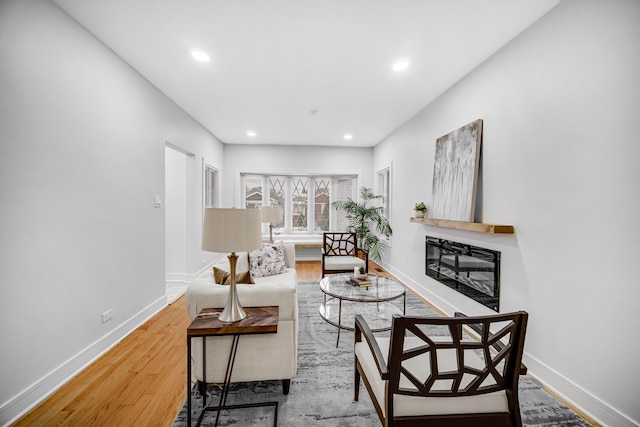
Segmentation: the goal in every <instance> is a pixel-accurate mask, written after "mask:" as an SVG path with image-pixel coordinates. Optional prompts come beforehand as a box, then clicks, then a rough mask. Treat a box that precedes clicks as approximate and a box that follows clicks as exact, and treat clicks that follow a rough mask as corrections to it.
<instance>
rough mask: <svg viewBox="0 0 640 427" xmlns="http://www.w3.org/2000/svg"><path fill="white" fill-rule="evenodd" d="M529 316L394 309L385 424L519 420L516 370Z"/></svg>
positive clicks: (514, 423) (499, 423) (383, 411)
mask: <svg viewBox="0 0 640 427" xmlns="http://www.w3.org/2000/svg"><path fill="white" fill-rule="evenodd" d="M527 318H528V315H527V313H526V312H516V313H509V314H499V315H492V316H484V317H454V318H452V317H434V318H419V317H399V316H396V317H395V318H394V319H393V321H392V329H391V337H390V339H389V354H388V358H387V360H388V388H387V392H386V393H385V398H384V399H386V401H385V403H384V405H385V409H381V408H377V410H378V412H379V414H380V415H381V419H385V422H384V423H383V424H384V425H387V426H400V425H403V426H404V425H407V426H413V425H422V424H420V423H421V422H423V423H425V424H424V425H434V426H440V425H443V426H444V425H455V426H473V427H477V426H492V427H493V426H521V425H522V420H521V416H520V405H519V401H518V377H519V374H520V372H521V361H522V350H523V346H524V336H525V330H526V323H527ZM456 398H463V399H456ZM417 420H420V422H417Z"/></svg>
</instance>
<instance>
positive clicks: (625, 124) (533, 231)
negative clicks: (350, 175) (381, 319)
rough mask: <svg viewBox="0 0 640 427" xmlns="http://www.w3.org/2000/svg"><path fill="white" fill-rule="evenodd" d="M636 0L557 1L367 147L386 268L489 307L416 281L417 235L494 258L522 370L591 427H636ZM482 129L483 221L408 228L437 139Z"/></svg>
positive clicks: (429, 292)
mask: <svg viewBox="0 0 640 427" xmlns="http://www.w3.org/2000/svg"><path fill="white" fill-rule="evenodd" d="M639 22H640V2H638V1H634V0H616V1H607V2H603V1H598V0H564V1H563V2H561V3H560V4H559V6H557V7H556V8H555V9H553V10H551V12H550V13H548V14H547V15H545V16H544V17H543V18H542V19H541V20H540V21H538V22H537V23H536V24H534V25H533V26H532V27H531V28H530V29H528V30H527V31H525V32H524V33H523V34H522V35H520V36H519V37H517V38H516V39H515V40H513V41H512V42H511V43H510V44H508V45H507V46H506V47H505V48H503V49H502V50H501V51H500V52H498V53H497V54H496V55H494V56H493V57H492V58H490V59H489V60H487V61H486V62H485V63H484V64H482V65H481V66H480V67H479V68H478V69H476V70H474V71H473V72H472V73H470V74H469V75H468V76H466V77H465V78H464V79H463V80H462V81H460V82H459V83H458V84H456V85H455V86H454V87H453V88H451V89H450V90H448V91H447V92H446V93H445V94H443V95H442V96H441V97H440V98H439V99H437V100H436V101H435V102H433V103H432V104H430V105H429V106H428V107H426V108H425V109H424V110H423V111H421V112H420V113H419V114H418V115H417V116H415V117H414V118H413V119H412V120H410V121H409V122H408V123H406V124H405V125H404V126H402V127H401V128H400V129H399V130H397V131H396V132H395V133H394V134H392V135H391V136H390V137H389V138H387V139H386V140H385V141H384V142H383V143H381V144H379V145H378V146H377V147H376V148H375V150H374V170H377V169H378V168H379V166H380V165H383V164H386V163H387V162H388V161H389V160H390V159H391V160H392V161H393V165H394V176H393V194H394V208H393V217H394V218H395V220H394V223H393V226H394V236H393V246H392V250H391V251H390V252H389V254H388V255H389V256H388V258H387V259H386V261H387V266H388V267H389V268H390V269H391V270H392V271H394V272H395V273H397V274H399V275H400V276H401V277H403V278H405V279H406V280H407V281H408V282H409V283H411V284H412V285H413V286H415V287H416V288H417V289H419V290H420V291H421V292H422V293H423V294H424V295H425V296H426V297H427V298H429V299H431V300H432V301H434V302H435V303H436V304H438V305H439V306H440V308H442V309H443V310H445V311H446V312H447V313H449V314H451V313H452V312H453V311H455V310H460V311H464V312H467V313H468V314H480V313H488V312H490V311H489V310H488V309H485V308H484V307H483V306H481V305H479V304H477V303H475V302H472V301H471V300H468V299H466V298H465V297H462V296H460V295H459V294H456V293H455V292H454V291H452V290H450V289H449V288H447V287H445V286H443V285H441V284H439V283H438V282H436V281H434V280H432V279H430V278H427V277H426V276H425V274H424V250H425V249H424V238H425V235H433V236H438V237H448V238H451V239H454V240H458V241H461V242H467V243H471V244H475V245H478V246H484V247H488V248H491V249H497V250H499V251H501V252H502V256H503V258H502V282H501V292H502V296H501V311H510V310H519V309H523V310H526V311H528V312H529V314H530V318H529V327H528V331H527V339H526V348H525V352H526V363H527V365H528V366H529V368H530V372H531V373H532V374H533V375H536V376H538V377H539V378H541V379H542V380H544V381H545V382H546V383H547V384H549V385H550V386H552V387H553V388H555V389H556V390H558V391H559V392H560V393H561V394H563V395H564V396H566V397H567V398H568V399H569V400H571V401H572V402H573V403H574V404H576V405H577V406H578V407H582V408H583V409H585V410H586V411H587V412H589V413H590V414H591V415H592V416H594V417H595V418H596V419H599V420H601V421H602V422H604V423H605V424H606V425H612V426H618V425H620V426H622V425H634V423H635V424H637V423H639V422H640V406H638V396H640V357H638V356H639V355H640V340H639V339H638V338H637V333H636V332H634V331H635V329H636V327H637V325H638V324H639V323H640V315H639V314H638V313H639V311H640V310H638V301H639V300H640V286H639V282H638V275H637V272H636V271H635V269H634V265H635V263H636V262H637V260H638V258H639V257H640V246H639V245H638V243H639V242H640V222H638V220H637V218H638V210H639V207H640V202H639V200H638V188H639V186H640V167H638V159H640V144H639V143H640V141H639V138H638V130H637V127H638V126H637V125H638V122H639V119H640V90H639V89H640V79H639V77H638V76H640V42H639V41H640V25H638V23H639ZM477 118H482V119H484V143H483V144H484V145H483V157H482V162H483V164H482V173H483V175H482V180H483V184H482V193H483V198H482V220H483V222H493V223H503V224H513V225H514V226H515V229H516V233H515V234H514V235H512V236H493V235H484V234H481V233H473V232H465V231H456V230H448V229H443V228H437V227H429V226H423V225H419V224H413V223H409V217H410V216H412V211H411V209H412V207H413V204H414V203H415V202H417V201H420V200H424V201H425V202H427V204H429V203H430V202H431V185H432V174H433V159H434V148H435V140H436V138H438V137H440V136H442V135H444V134H446V133H448V132H450V131H452V130H454V129H457V128H458V127H460V126H462V125H464V124H467V123H469V122H471V121H472V120H475V119H477Z"/></svg>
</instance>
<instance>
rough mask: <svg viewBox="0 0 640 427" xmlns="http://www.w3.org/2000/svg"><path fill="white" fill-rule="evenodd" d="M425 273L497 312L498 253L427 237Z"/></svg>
mask: <svg viewBox="0 0 640 427" xmlns="http://www.w3.org/2000/svg"><path fill="white" fill-rule="evenodd" d="M425 273H426V275H427V276H429V277H432V278H434V279H436V280H437V281H439V282H440V283H442V284H444V285H446V286H448V287H450V288H451V289H454V290H456V291H458V292H460V293H461V294H463V295H465V296H467V297H469V298H471V299H473V300H475V301H477V302H479V303H480V304H483V305H485V306H487V307H489V308H490V309H492V310H495V311H499V308H500V252H498V251H493V250H490V249H485V248H479V247H477V246H471V245H468V244H466V243H458V242H454V241H452V240H447V239H440V238H437V237H430V236H427V237H426V262H425Z"/></svg>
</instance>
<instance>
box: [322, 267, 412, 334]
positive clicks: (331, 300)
mask: <svg viewBox="0 0 640 427" xmlns="http://www.w3.org/2000/svg"><path fill="white" fill-rule="evenodd" d="M350 276H351V275H350V274H332V275H329V276H326V277H325V278H323V279H322V280H321V281H320V289H321V290H322V292H323V293H324V302H323V303H322V304H321V305H320V309H319V310H320V317H322V318H323V319H324V320H325V321H326V322H328V323H330V324H331V325H333V326H336V327H337V328H338V339H337V341H336V347H337V346H338V345H339V344H340V331H341V330H342V329H345V330H348V331H353V329H354V328H353V325H354V318H355V316H356V314H361V315H362V316H363V317H364V318H365V320H366V321H367V324H368V325H369V326H370V327H371V330H372V331H373V332H380V331H388V330H389V329H391V318H392V316H393V315H394V314H405V310H406V305H407V296H406V291H405V288H404V286H402V285H401V284H400V283H398V282H396V281H395V280H393V279H390V278H388V277H384V276H378V275H376V274H369V275H367V280H369V281H371V285H370V286H369V287H361V286H358V285H354V284H353V283H351V281H350V280H349V277H350ZM400 297H402V299H403V301H402V307H399V306H398V305H396V304H393V303H392V301H393V300H396V299H399V298H400Z"/></svg>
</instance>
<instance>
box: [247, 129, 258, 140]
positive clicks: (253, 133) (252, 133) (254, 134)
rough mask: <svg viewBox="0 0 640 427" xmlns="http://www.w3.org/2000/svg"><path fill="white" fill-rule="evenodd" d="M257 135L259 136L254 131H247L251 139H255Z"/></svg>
mask: <svg viewBox="0 0 640 427" xmlns="http://www.w3.org/2000/svg"><path fill="white" fill-rule="evenodd" d="M256 135H257V134H256V133H255V132H254V131H252V130H248V131H247V136H250V137H251V138H253V137H254V136H256Z"/></svg>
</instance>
